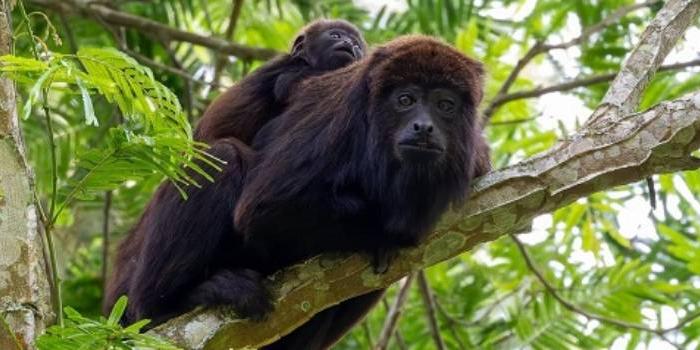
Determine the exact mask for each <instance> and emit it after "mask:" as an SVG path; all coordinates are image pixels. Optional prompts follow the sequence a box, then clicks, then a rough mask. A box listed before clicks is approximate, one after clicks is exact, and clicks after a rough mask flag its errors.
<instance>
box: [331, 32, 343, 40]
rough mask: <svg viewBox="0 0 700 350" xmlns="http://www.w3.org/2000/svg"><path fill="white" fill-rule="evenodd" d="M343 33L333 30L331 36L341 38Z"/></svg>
mask: <svg viewBox="0 0 700 350" xmlns="http://www.w3.org/2000/svg"><path fill="white" fill-rule="evenodd" d="M340 37H341V35H340V33H338V32H331V38H333V39H340Z"/></svg>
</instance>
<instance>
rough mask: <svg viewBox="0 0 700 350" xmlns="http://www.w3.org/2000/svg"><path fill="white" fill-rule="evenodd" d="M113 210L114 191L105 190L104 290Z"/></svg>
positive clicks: (103, 231) (103, 209) (104, 287)
mask: <svg viewBox="0 0 700 350" xmlns="http://www.w3.org/2000/svg"><path fill="white" fill-rule="evenodd" d="M111 210H112V191H107V192H105V204H104V207H103V208H102V291H105V290H107V268H108V265H109V243H110V240H109V238H110V237H109V236H110V232H109V212H110V211H111Z"/></svg>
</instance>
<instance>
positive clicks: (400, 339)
mask: <svg viewBox="0 0 700 350" xmlns="http://www.w3.org/2000/svg"><path fill="white" fill-rule="evenodd" d="M382 305H384V310H385V311H387V312H388V311H389V310H390V309H391V306H390V305H389V302H388V301H387V300H386V297H383V298H382ZM394 337H395V338H396V343H397V344H398V345H399V348H400V349H401V350H408V347H407V346H406V341H405V340H404V339H403V335H402V334H401V330H399V329H396V331H394Z"/></svg>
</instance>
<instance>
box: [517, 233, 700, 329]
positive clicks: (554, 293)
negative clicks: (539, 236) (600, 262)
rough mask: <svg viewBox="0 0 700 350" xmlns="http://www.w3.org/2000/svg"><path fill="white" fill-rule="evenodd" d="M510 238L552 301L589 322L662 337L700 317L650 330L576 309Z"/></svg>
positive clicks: (696, 314)
mask: <svg viewBox="0 0 700 350" xmlns="http://www.w3.org/2000/svg"><path fill="white" fill-rule="evenodd" d="M510 238H511V239H512V240H513V242H515V245H516V246H517V247H518V250H519V251H520V255H522V257H523V259H524V260H525V264H526V265H527V267H528V269H530V271H532V273H533V274H534V275H535V277H537V279H538V280H539V281H540V283H541V284H542V285H543V286H544V288H545V289H546V290H547V292H549V294H550V295H551V296H552V297H553V298H554V299H556V300H557V301H558V302H559V303H560V304H561V305H562V306H563V307H564V308H566V309H567V310H569V311H571V312H574V313H577V314H579V315H581V316H583V317H586V318H587V319H589V320H596V321H599V322H602V323H607V324H610V325H613V326H617V327H620V328H625V329H636V330H639V331H643V332H649V333H653V334H656V335H658V336H662V335H664V334H667V333H669V332H673V331H676V330H679V329H681V328H683V327H684V326H685V325H686V324H688V323H689V322H691V321H693V320H695V319H697V318H698V317H700V311H698V312H695V313H693V314H690V315H688V316H687V317H686V318H684V319H683V320H681V321H680V322H678V324H676V325H675V326H673V327H669V328H650V327H647V326H643V325H639V324H635V323H628V322H625V321H621V320H618V319H614V318H609V317H605V316H601V315H597V314H594V313H591V312H588V311H586V310H583V309H581V308H580V307H578V306H577V305H575V304H573V303H572V302H570V301H568V300H566V299H564V297H562V296H561V295H559V292H557V290H556V289H555V288H554V287H553V286H552V285H551V284H550V283H549V281H547V279H546V278H545V277H544V275H543V274H542V272H540V270H539V269H537V267H536V266H535V264H534V262H533V260H532V258H531V257H530V254H529V253H528V252H527V248H525V245H523V243H522V242H521V241H520V239H518V237H516V235H514V234H510Z"/></svg>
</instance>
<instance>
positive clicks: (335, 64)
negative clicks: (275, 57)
mask: <svg viewBox="0 0 700 350" xmlns="http://www.w3.org/2000/svg"><path fill="white" fill-rule="evenodd" d="M307 40H309V41H310V42H309V43H308V44H307V45H306V50H307V52H306V54H307V56H308V57H309V58H310V63H311V65H312V66H313V67H315V68H318V69H322V70H333V69H338V68H342V67H345V66H347V65H348V64H350V63H352V62H354V61H357V60H359V59H360V58H362V56H364V54H365V53H364V51H363V50H362V45H361V44H360V43H361V41H360V39H359V38H358V37H357V35H355V34H354V33H351V32H349V31H347V30H345V29H341V28H328V29H326V30H324V31H322V32H320V33H318V34H317V35H314V36H309V37H308V39H307Z"/></svg>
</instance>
